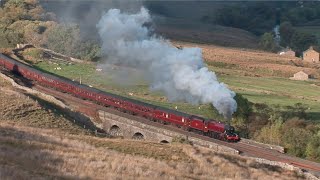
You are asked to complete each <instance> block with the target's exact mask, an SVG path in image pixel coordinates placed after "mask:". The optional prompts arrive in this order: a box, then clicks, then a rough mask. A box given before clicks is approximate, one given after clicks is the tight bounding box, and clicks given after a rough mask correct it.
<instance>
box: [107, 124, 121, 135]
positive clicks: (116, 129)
mask: <svg viewBox="0 0 320 180" xmlns="http://www.w3.org/2000/svg"><path fill="white" fill-rule="evenodd" d="M109 134H110V135H111V136H114V137H119V136H123V134H122V132H121V129H120V127H119V126H117V125H113V126H111V128H110V130H109Z"/></svg>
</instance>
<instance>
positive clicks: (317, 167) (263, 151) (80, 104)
mask: <svg viewBox="0 0 320 180" xmlns="http://www.w3.org/2000/svg"><path fill="white" fill-rule="evenodd" d="M32 88H34V89H35V90H38V91H41V92H43V93H47V94H49V95H52V96H54V97H56V98H58V99H60V100H62V101H64V102H65V103H66V104H68V105H71V106H72V107H74V108H76V109H77V110H79V111H81V112H82V113H84V114H86V115H88V116H90V117H93V118H95V119H97V118H98V117H97V111H98V110H103V111H106V112H108V113H113V114H116V115H119V116H122V117H126V118H129V119H133V120H136V121H139V122H141V123H145V124H148V125H152V126H155V127H159V128H165V129H167V130H171V131H174V132H178V133H180V134H183V135H187V136H190V137H195V138H199V139H202V140H206V141H210V142H214V143H216V144H219V145H223V146H227V147H230V148H233V149H236V150H238V151H239V152H240V155H242V156H248V157H254V158H262V159H266V160H270V161H277V162H282V163H287V164H290V165H293V166H295V167H298V168H301V169H303V170H305V171H309V172H312V173H313V174H315V175H317V176H318V177H319V176H320V164H319V163H315V162H312V161H308V160H304V159H300V158H296V157H292V156H289V155H287V154H283V153H280V152H278V151H275V150H272V149H267V148H263V147H259V146H256V145H251V144H247V143H243V142H241V141H240V142H238V143H228V142H225V141H220V140H217V139H213V138H210V137H207V136H202V135H199V134H195V133H192V132H186V131H183V130H181V129H180V128H178V127H174V126H170V125H167V126H163V125H162V124H159V123H157V122H153V121H150V120H148V119H146V118H142V117H138V116H133V115H130V114H127V113H123V112H120V111H118V110H115V109H113V108H110V107H104V106H101V105H97V104H95V103H93V102H91V101H87V100H83V99H79V98H77V97H75V96H73V95H71V94H67V93H62V92H60V91H55V90H53V89H51V88H47V87H43V86H40V85H38V84H35V85H34V86H33V87H32Z"/></svg>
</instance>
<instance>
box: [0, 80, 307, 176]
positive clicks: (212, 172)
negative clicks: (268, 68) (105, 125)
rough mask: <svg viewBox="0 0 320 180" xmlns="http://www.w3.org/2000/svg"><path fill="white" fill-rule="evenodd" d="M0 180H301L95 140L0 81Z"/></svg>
mask: <svg viewBox="0 0 320 180" xmlns="http://www.w3.org/2000/svg"><path fill="white" fill-rule="evenodd" d="M0 84H1V89H0V91H1V93H0V100H1V101H0V102H1V103H0V117H1V120H0V179H150V178H153V179H212V178H214V179H299V178H302V177H300V176H298V175H297V174H296V173H295V172H293V171H287V170H284V169H282V168H280V167H276V166H269V165H264V164H260V163H257V162H255V161H253V160H251V159H248V158H242V157H239V156H233V155H227V154H219V153H215V152H213V151H212V150H210V149H205V148H197V147H192V146H191V145H185V144H158V143H153V142H140V141H134V140H122V139H104V138H98V137H93V136H91V135H88V134H87V133H85V132H86V131H85V130H82V129H80V128H79V127H77V126H75V125H73V124H72V123H70V122H69V121H68V120H67V119H65V118H64V117H61V116H59V115H57V114H55V113H54V110H46V109H44V108H43V107H40V106H39V104H38V103H37V102H36V101H34V100H32V99H30V98H27V96H24V95H23V94H21V93H20V92H16V91H15V90H14V89H12V88H11V87H10V85H9V84H7V83H5V82H3V81H2V80H1V79H0Z"/></svg>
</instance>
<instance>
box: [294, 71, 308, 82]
mask: <svg viewBox="0 0 320 180" xmlns="http://www.w3.org/2000/svg"><path fill="white" fill-rule="evenodd" d="M311 78H312V76H311V74H310V73H308V72H305V71H299V72H297V73H295V74H294V75H293V77H291V78H290V79H292V80H300V81H306V80H309V79H311Z"/></svg>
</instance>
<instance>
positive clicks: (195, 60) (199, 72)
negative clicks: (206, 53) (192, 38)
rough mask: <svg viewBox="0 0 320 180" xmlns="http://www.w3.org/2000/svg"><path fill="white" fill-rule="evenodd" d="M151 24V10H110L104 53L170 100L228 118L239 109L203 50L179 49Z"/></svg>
mask: <svg viewBox="0 0 320 180" xmlns="http://www.w3.org/2000/svg"><path fill="white" fill-rule="evenodd" d="M150 22H151V17H150V14H149V12H148V10H147V9H145V8H143V7H142V8H141V10H140V12H138V13H136V14H126V13H123V12H121V11H120V10H119V9H110V10H109V11H108V12H107V13H106V14H104V15H103V17H102V18H101V19H100V21H99V23H98V24H97V28H98V32H99V35H100V37H101V40H102V43H103V44H102V53H103V54H104V55H106V56H107V58H108V63H111V64H120V65H124V66H130V67H133V68H136V69H140V70H141V71H143V74H144V76H145V77H146V78H147V80H148V81H149V83H150V88H151V90H157V91H162V92H164V93H165V94H166V96H167V97H168V99H169V100H170V101H187V102H189V103H192V104H198V103H212V104H213V106H214V107H215V108H216V109H217V110H218V111H219V113H220V114H222V115H223V116H224V117H225V118H231V115H232V113H234V112H235V111H236V109H237V103H236V101H235V100H234V99H233V97H234V96H235V93H234V92H233V91H231V90H229V89H228V88H227V87H226V85H225V84H223V83H220V82H218V80H217V77H216V75H215V73H214V72H210V71H209V70H208V68H207V67H205V64H204V63H203V59H202V52H201V49H199V48H183V49H181V50H179V49H177V48H175V47H174V46H173V45H171V44H170V42H169V41H167V40H165V39H163V38H161V37H158V36H154V35H150V30H149V29H148V28H147V27H146V26H145V25H146V24H147V23H150Z"/></svg>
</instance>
